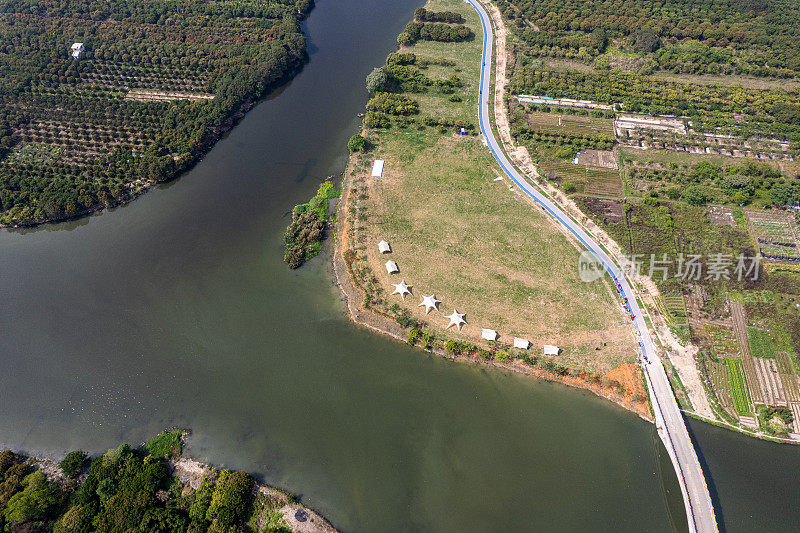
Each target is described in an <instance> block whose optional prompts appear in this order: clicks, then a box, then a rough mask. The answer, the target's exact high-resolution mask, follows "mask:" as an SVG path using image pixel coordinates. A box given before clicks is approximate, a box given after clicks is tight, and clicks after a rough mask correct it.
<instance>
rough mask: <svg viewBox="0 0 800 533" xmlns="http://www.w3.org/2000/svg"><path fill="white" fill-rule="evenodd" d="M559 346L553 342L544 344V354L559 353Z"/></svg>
mask: <svg viewBox="0 0 800 533" xmlns="http://www.w3.org/2000/svg"><path fill="white" fill-rule="evenodd" d="M559 351H560V350H559V349H558V346H553V345H552V344H545V345H544V354H545V355H558V352H559Z"/></svg>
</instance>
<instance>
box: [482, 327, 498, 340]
mask: <svg viewBox="0 0 800 533" xmlns="http://www.w3.org/2000/svg"><path fill="white" fill-rule="evenodd" d="M481 337H483V338H484V339H486V340H487V341H496V340H497V332H496V331H495V330H493V329H486V328H483V330H482V331H481Z"/></svg>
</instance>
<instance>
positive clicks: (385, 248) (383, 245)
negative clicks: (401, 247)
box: [378, 241, 392, 254]
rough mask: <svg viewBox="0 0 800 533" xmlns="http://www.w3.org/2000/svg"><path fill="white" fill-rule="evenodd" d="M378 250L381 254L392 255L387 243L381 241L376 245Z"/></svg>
mask: <svg viewBox="0 0 800 533" xmlns="http://www.w3.org/2000/svg"><path fill="white" fill-rule="evenodd" d="M378 250H380V252H381V253H382V254H390V253H392V247H391V246H389V243H388V242H386V241H381V242H379V243H378Z"/></svg>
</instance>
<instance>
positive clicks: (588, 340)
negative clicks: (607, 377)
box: [352, 0, 635, 372]
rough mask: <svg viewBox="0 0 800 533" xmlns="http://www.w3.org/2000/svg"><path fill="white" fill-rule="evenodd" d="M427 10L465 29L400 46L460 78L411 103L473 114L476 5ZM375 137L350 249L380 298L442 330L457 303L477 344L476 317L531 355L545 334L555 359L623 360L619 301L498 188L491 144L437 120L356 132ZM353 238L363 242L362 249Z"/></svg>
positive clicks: (438, 111)
mask: <svg viewBox="0 0 800 533" xmlns="http://www.w3.org/2000/svg"><path fill="white" fill-rule="evenodd" d="M425 7H426V9H429V10H451V11H458V12H459V13H461V14H462V15H463V16H464V17H465V19H466V24H467V26H469V27H470V28H472V29H473V31H475V33H476V38H475V41H472V42H466V43H457V44H453V43H435V42H419V43H417V44H415V45H414V46H410V47H406V48H404V50H403V51H404V52H413V53H414V54H416V55H417V56H418V57H422V58H425V59H428V60H433V61H440V60H444V59H446V60H449V61H453V62H455V65H451V66H442V65H437V66H435V67H434V66H430V67H428V68H427V69H425V70H423V72H424V73H425V75H426V76H428V77H432V78H447V77H449V76H450V75H452V74H456V75H457V76H459V78H461V79H462V81H463V82H464V83H465V87H464V88H463V90H461V89H459V90H457V91H456V92H457V94H459V95H460V96H461V97H462V100H461V101H460V102H453V101H451V100H450V99H449V98H448V97H446V96H441V95H437V94H434V92H433V91H429V92H427V93H423V94H413V95H410V96H411V97H412V98H414V99H415V100H417V101H418V102H419V107H420V115H430V116H434V117H446V118H461V119H462V120H468V121H470V122H471V123H472V124H475V125H477V122H478V120H477V96H478V78H479V69H480V64H481V60H480V49H481V38H482V36H481V25H480V21H479V19H478V15H477V13H475V12H474V10H473V9H472V8H471V7H470V6H469V5H467V4H465V3H464V2H463V1H461V0H432V1H431V2H429V3H428V4H427V5H426V6H425ZM367 135H368V137H369V139H370V140H371V141H372V142H373V143H374V145H375V148H374V150H373V151H372V152H370V153H369V159H370V160H372V159H383V160H385V162H386V163H385V167H384V173H383V177H382V178H380V179H372V178H369V177H368V176H367V174H368V172H367V168H368V167H367V164H366V162H362V163H361V164H359V165H356V166H355V167H354V168H353V169H352V172H353V173H354V179H353V183H354V184H355V188H356V190H357V198H359V200H358V205H359V207H358V209H356V210H355V212H356V213H358V215H357V216H358V217H359V231H360V232H362V234H361V235H358V236H356V239H355V240H356V241H357V242H359V243H363V244H361V245H359V247H358V252H359V254H361V253H363V254H364V255H365V256H366V260H367V263H368V264H369V266H370V268H371V270H372V272H374V273H375V277H376V278H377V284H378V285H379V286H380V288H381V289H382V290H383V293H382V296H381V297H382V298H385V301H386V305H389V306H391V305H392V304H397V305H401V306H402V307H404V308H406V309H407V310H408V312H409V313H411V314H412V315H413V316H414V317H415V318H417V319H419V320H424V321H426V322H427V323H428V324H429V325H430V326H431V327H433V329H434V331H438V333H439V334H440V335H441V334H444V331H443V330H444V329H445V327H446V326H447V324H448V320H447V319H446V318H445V316H446V315H448V314H450V313H451V312H452V311H453V309H457V310H458V311H459V312H460V313H466V320H467V322H468V324H467V325H466V326H465V327H464V328H463V330H462V331H461V332H460V333H459V332H458V331H457V330H455V328H451V329H449V330H447V332H446V335H447V336H449V337H452V338H454V339H457V340H465V341H468V342H472V343H478V344H484V345H486V343H485V342H483V343H482V342H481V341H480V336H481V328H491V329H495V330H497V331H498V333H499V334H500V339H499V340H500V342H501V343H503V344H510V343H511V342H512V341H513V337H514V336H519V337H524V338H526V339H528V340H530V341H531V343H532V345H533V347H534V348H533V349H532V350H531V352H532V355H538V352H540V351H541V346H542V344H556V345H558V346H559V347H561V349H562V352H561V354H560V355H559V356H558V358H557V359H558V361H557V362H558V363H559V364H564V365H571V366H572V367H573V368H574V367H577V368H581V369H586V370H591V371H596V372H607V371H609V370H611V369H612V368H614V367H616V366H618V365H620V364H622V363H629V362H633V361H634V360H635V352H634V343H633V340H632V338H631V336H630V328H629V324H628V322H626V321H625V320H624V317H623V315H622V311H621V307H620V306H619V304H618V303H617V302H616V300H615V298H614V296H613V293H612V292H611V290H610V287H609V285H608V284H607V283H605V282H596V283H583V282H582V281H581V280H580V278H579V275H578V268H577V264H578V256H579V251H578V249H577V248H576V247H575V246H574V245H573V244H572V243H571V242H570V240H568V238H567V236H566V235H565V234H564V233H563V232H562V231H561V229H560V228H559V227H558V226H557V225H556V224H555V223H554V222H553V221H551V220H550V219H549V218H548V217H547V216H546V215H545V214H544V213H542V212H541V211H540V210H539V209H538V208H536V207H535V206H534V205H533V204H532V203H531V202H530V201H529V200H528V199H527V197H524V196H523V195H521V194H519V193H517V192H516V191H512V190H509V184H510V182H509V180H507V179H503V180H501V181H494V180H495V178H497V177H498V176H502V174H501V172H500V170H499V168H498V166H497V164H496V163H495V161H494V159H493V157H492V155H491V152H490V151H489V150H488V149H487V148H486V147H484V146H483V144H482V142H481V141H480V140H479V139H478V138H477V137H470V136H466V137H460V136H457V135H454V134H453V132H452V131H446V132H444V133H442V132H441V131H440V130H439V129H438V128H424V129H419V128H413V129H409V128H405V129H400V128H396V127H392V128H389V129H387V130H370V131H368V132H367ZM382 239H385V240H387V241H389V242H390V243H391V246H392V254H391V257H390V258H391V259H392V260H394V261H396V262H397V264H398V266H399V269H400V273H399V274H396V275H392V276H390V275H388V274H387V272H386V269H385V267H384V264H383V263H385V261H386V260H387V257H386V256H383V255H380V254H379V253H378V250H377V248H376V244H377V242H378V241H379V240H382ZM362 250H363V252H362ZM401 279H404V280H405V281H406V282H407V283H409V284H411V285H413V292H414V293H413V297H407V298H406V300H405V301H403V300H401V299H400V297H399V296H397V295H394V296H393V295H391V294H390V293H391V292H392V290H393V287H392V286H391V283H399V282H400V280H401ZM423 294H424V295H429V294H435V295H436V297H437V298H438V299H439V300H441V301H442V303H441V305H440V309H439V312H436V311H433V312H431V313H430V314H428V315H425V313H424V310H423V309H421V308H418V307H416V305H417V303H418V302H419V301H420V296H421V295H423Z"/></svg>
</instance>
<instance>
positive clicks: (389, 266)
mask: <svg viewBox="0 0 800 533" xmlns="http://www.w3.org/2000/svg"><path fill="white" fill-rule="evenodd" d="M386 272H388V273H389V274H394V273H396V272H400V269H399V268H397V263H395V262H394V261H392V260H391V259H390V260H389V261H386Z"/></svg>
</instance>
